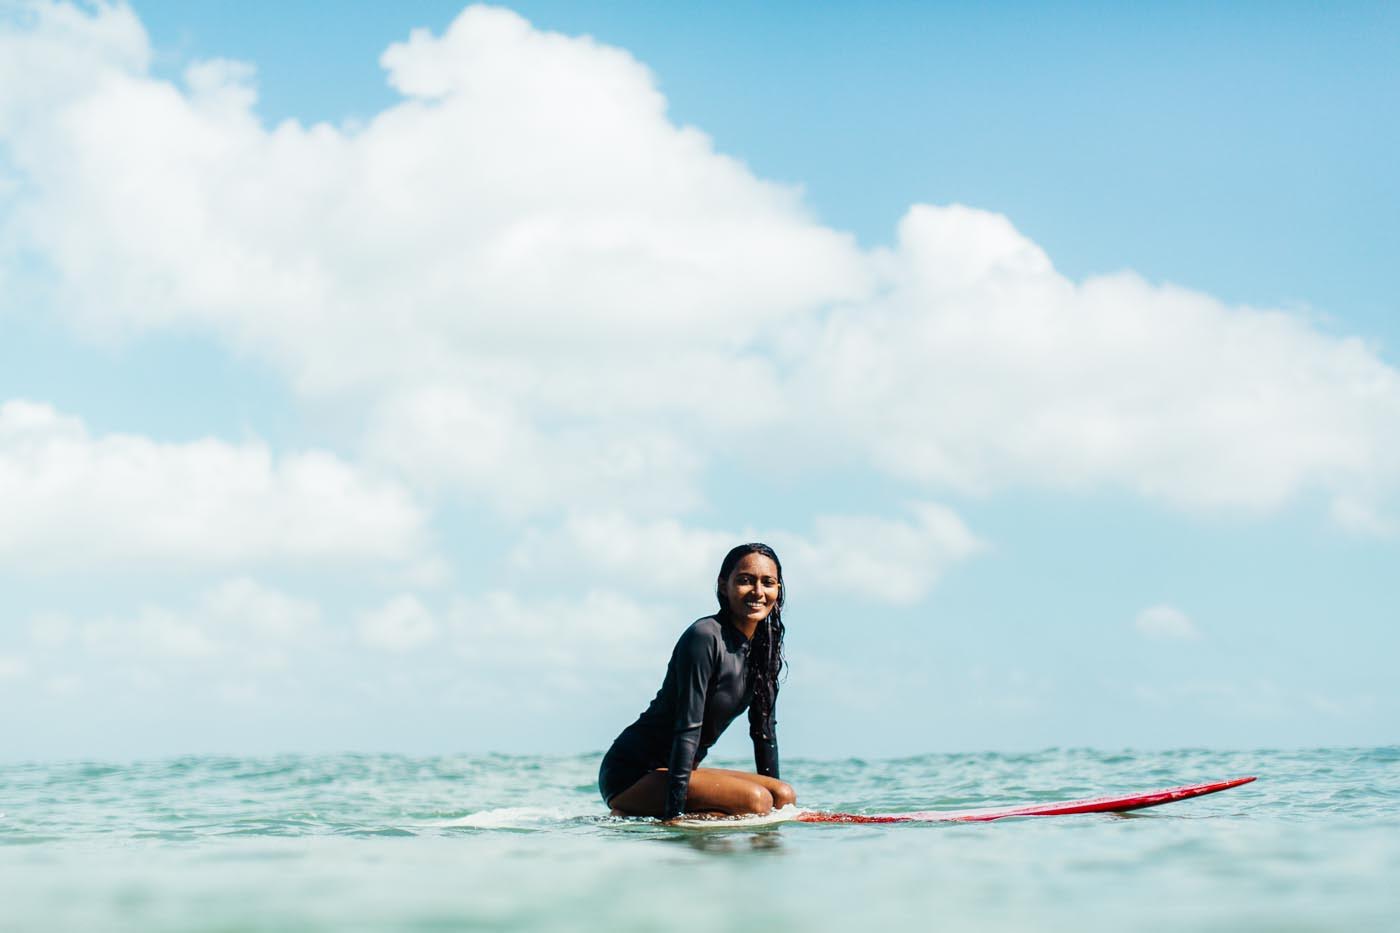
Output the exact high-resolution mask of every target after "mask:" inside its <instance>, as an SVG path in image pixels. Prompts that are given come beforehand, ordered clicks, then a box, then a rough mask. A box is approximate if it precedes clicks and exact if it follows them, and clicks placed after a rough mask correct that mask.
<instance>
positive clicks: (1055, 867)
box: [0, 746, 1400, 931]
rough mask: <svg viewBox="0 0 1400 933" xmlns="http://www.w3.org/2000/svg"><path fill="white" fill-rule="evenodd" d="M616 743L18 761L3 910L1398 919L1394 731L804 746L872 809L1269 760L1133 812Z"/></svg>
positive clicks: (1250, 922)
mask: <svg viewBox="0 0 1400 933" xmlns="http://www.w3.org/2000/svg"><path fill="white" fill-rule="evenodd" d="M598 757H599V756H597V755H587V756H571V757H509V756H496V755H487V756H460V757H453V756H446V757H433V758H415V757H406V756H400V755H334V756H279V757H266V758H231V757H189V758H176V759H169V760H161V761H144V762H135V763H102V762H63V763H30V764H17V765H16V764H10V765H0V814H3V815H0V929H4V930H142V931H146V930H393V929H405V930H454V929H498V930H537V929H538V930H555V929H557V930H587V929H606V930H656V929H673V930H706V931H714V930H755V931H759V930H761V931H780V930H804V931H808V930H852V929H909V930H914V929H919V930H923V929H938V930H1066V931H1068V930H1074V931H1096V930H1104V931H1109V930H1112V931H1119V930H1163V931H1166V930H1173V931H1175V930H1219V931H1245V930H1270V931H1274V930H1286V931H1295V930H1339V931H1356V930H1400V747H1397V746H1392V747H1385V748H1345V749H1325V750H1309V751H1268V750H1263V751H1239V752H1221V751H1203V750H1181V751H1171V752H1152V753H1144V752H1127V751H1124V752H1106V751H1094V750H1086V749H1067V750H1066V749H1051V750H1046V751H1041V752H1035V753H1030V754H1014V755H1013V754H990V753H989V754H968V755H943V754H930V755H923V756H919V757H913V758H902V759H898V760H886V761H861V760H855V759H847V760H833V761H816V760H801V759H794V760H791V761H785V762H784V774H783V776H784V778H786V779H787V780H789V781H790V782H791V783H793V784H794V786H796V788H797V789H798V792H799V795H800V798H801V799H800V803H801V804H802V805H803V806H805V807H810V808H812V809H825V810H847V811H850V810H855V811H863V812H871V813H878V812H892V811H900V810H913V809H944V808H946V809H967V808H972V807H984V806H994V805H997V804H1003V803H1021V802H1033V801H1038V800H1039V801H1050V800H1060V799H1066V798H1075V797H1085V796H1094V795H1098V794H1101V793H1112V792H1120V791H1122V792H1131V791H1137V790H1150V789H1157V788H1162V787H1169V786H1173V785H1177V784H1186V783H1196V782H1199V781H1205V780H1211V779H1216V778H1224V777H1233V776H1239V775H1245V774H1256V775H1258V776H1259V780H1258V781H1257V782H1255V783H1253V784H1249V785H1247V786H1245V787H1241V788H1237V789H1235V790H1230V791H1226V792H1224V793H1221V794H1217V795H1214V796H1210V797H1204V798H1200V799H1197V800H1190V801H1184V802H1180V803H1174V804H1169V805H1166V806H1163V807H1159V808H1156V809H1151V810H1145V811H1141V812H1139V813H1136V814H1126V815H1084V816H1065V817H1042V818H1023V819H1012V820H1004V821H1000V822H995V823H982V824H939V823H926V824H897V825H875V826H851V825H810V824H797V823H788V824H781V825H776V826H768V827H761V828H746V829H737V828H735V829H723V828H712V829H680V828H671V827H663V826H659V825H656V824H653V823H648V822H643V821H635V820H617V819H612V818H609V817H608V816H607V815H606V813H605V810H604V808H603V805H602V803H601V801H600V800H599V799H598V795H597V790H596V787H595V785H594V780H595V773H596V768H597V762H598ZM715 764H717V765H723V764H726V763H725V762H716V763H715ZM728 764H729V765H730V766H734V767H743V766H744V765H745V764H746V763H745V762H739V761H736V762H728Z"/></svg>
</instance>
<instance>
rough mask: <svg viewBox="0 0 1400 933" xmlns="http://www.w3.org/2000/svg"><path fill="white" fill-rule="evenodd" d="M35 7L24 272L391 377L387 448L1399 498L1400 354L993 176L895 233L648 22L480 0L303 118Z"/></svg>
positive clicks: (1237, 496) (966, 487) (380, 446)
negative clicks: (1036, 207) (701, 109)
mask: <svg viewBox="0 0 1400 933" xmlns="http://www.w3.org/2000/svg"><path fill="white" fill-rule="evenodd" d="M37 10H38V12H37V13H36V14H35V15H34V16H33V17H31V20H32V22H30V23H28V24H27V25H24V26H22V27H20V28H14V27H13V26H12V27H10V28H8V29H7V30H6V31H5V32H4V34H3V38H0V42H3V46H0V52H3V54H0V58H3V59H4V60H5V61H6V62H7V64H6V65H5V66H3V67H4V68H6V69H7V70H6V71H4V72H0V141H3V142H4V144H5V146H6V147H7V150H8V153H9V161H10V163H11V174H12V175H13V177H14V185H13V186H12V188H13V190H12V192H11V194H10V200H11V202H12V204H13V210H11V211H10V212H9V220H8V222H6V224H5V236H4V237H3V238H0V241H7V242H9V243H11V244H12V249H11V250H10V252H9V253H8V265H9V266H11V267H12V268H11V275H13V274H15V273H16V271H22V269H24V268H28V266H25V265H24V263H25V262H26V261H27V260H28V259H31V258H32V257H34V256H39V257H42V258H43V260H44V263H45V264H46V268H49V269H51V270H52V273H53V277H54V282H53V284H54V285H55V287H56V289H57V293H58V294H59V295H60V296H61V304H62V306H63V307H64V308H65V313H66V314H67V317H68V319H69V320H70V321H72V322H74V326H75V327H76V328H77V329H79V330H81V331H83V332H92V331H97V332H117V333H124V332H132V333H139V332H142V331H144V330H147V329H153V328H162V327H179V328H188V327H191V326H194V327H203V328H207V329H209V330H212V331H213V332H215V333H217V334H220V335H222V336H223V337H224V338H225V339H226V340H228V341H229V342H230V343H231V344H232V345H233V346H235V347H236V348H237V349H239V350H240V351H244V352H253V353H257V354H260V355H262V356H264V357H266V358H268V359H270V360H272V361H273V362H274V363H276V364H277V365H278V366H280V367H281V368H282V369H283V371H284V372H285V373H286V374H287V375H288V377H289V378H290V379H291V380H292V381H293V382H294V384H295V385H296V386H298V387H299V389H300V390H301V391H303V392H304V393H308V394H311V395H317V396H333V397H335V398H338V399H349V400H353V401H354V402H355V403H356V404H367V406H368V410H369V411H370V413H371V416H370V423H369V430H368V431H367V434H366V438H365V446H364V450H365V452H366V454H367V455H368V456H369V457H370V458H371V459H372V460H373V461H374V462H376V463H380V464H385V465H387V466H390V467H392V468H393V469H396V470H400V471H402V472H403V474H404V475H405V476H406V477H409V478H411V480H412V481H414V482H417V483H421V484H423V485H424V486H425V488H435V489H437V488H441V489H456V490H464V491H465V492H466V493H467V494H468V495H470V496H473V497H477V498H478V499H479V501H482V502H485V503H489V504H491V505H494V506H498V507H500V508H502V509H503V510H505V511H506V512H508V513H511V514H514V515H531V516H534V515H538V514H540V513H555V514H557V513H559V512H561V511H563V510H565V509H566V508H567V506H568V504H570V503H577V502H578V501H580V500H585V501H589V502H590V503H594V505H595V507H596V508H598V509H599V510H600V511H606V510H613V509H617V510H625V511H628V512H630V513H636V512H641V513H644V514H647V515H649V516H659V517H663V518H669V517H675V516H676V515H678V514H681V513H683V512H684V511H685V510H686V509H688V508H690V507H692V506H694V505H696V504H697V502H698V499H699V498H700V492H699V490H701V489H703V488H704V482H703V480H704V477H705V476H706V471H707V469H709V468H711V467H712V466H713V465H714V464H716V463H717V462H719V461H720V460H721V459H725V460H732V461H734V462H738V463H740V464H743V465H747V466H752V467H755V468H764V467H773V466H775V465H777V466H779V467H781V468H782V469H787V470H793V471H803V470H811V469H821V468H823V467H828V466H832V465H836V466H839V467H849V466H852V465H854V466H856V467H874V468H875V469H877V470H879V471H881V472H883V473H886V474H889V475H893V476H897V477H900V478H901V479H903V480H905V481H908V482H910V483H912V484H914V485H915V486H917V487H919V488H920V489H922V490H925V491H926V494H929V495H937V494H940V493H942V492H946V491H947V490H950V489H951V490H957V491H961V492H970V493H983V492H989V491H995V490H998V489H1002V488H1006V487H1018V486H1029V487H1038V488H1051V489H1057V490H1063V489H1072V490H1090V489H1095V488H1102V487H1110V488H1120V489H1127V490H1131V491H1132V492H1134V493H1137V494H1139V495H1142V496H1144V497H1147V498H1149V499H1153V500H1157V501H1161V502H1164V503H1167V504H1169V505H1173V506H1177V507H1183V508H1188V509H1195V510H1220V509H1225V510H1244V511H1247V512H1256V513H1257V512H1265V511H1268V510H1273V509H1277V508H1280V507H1282V506H1284V505H1285V504H1287V503H1289V502H1292V501H1296V500H1298V499H1299V498H1300V497H1302V496H1304V495H1306V494H1314V493H1318V494H1321V495H1323V496H1325V497H1327V498H1328V499H1330V500H1332V501H1333V502H1334V507H1333V514H1334V516H1335V517H1336V519H1337V520H1338V522H1339V523H1341V524H1343V525H1344V526H1346V527H1349V528H1370V529H1374V528H1384V527H1388V521H1389V520H1388V519H1387V518H1386V517H1385V514H1384V512H1385V510H1386V506H1387V505H1388V504H1389V503H1390V502H1391V501H1392V500H1393V497H1394V494H1395V492H1396V488H1397V486H1398V485H1400V430H1397V428H1400V374H1398V373H1397V372H1396V370H1395V369H1393V368H1392V367H1390V366H1387V365H1386V364H1385V363H1384V362H1382V361H1381V359H1380V358H1379V357H1378V355H1377V354H1376V353H1375V351H1374V350H1373V349H1371V348H1369V347H1367V346H1366V345H1364V344H1363V343H1361V342H1360V341H1358V340H1355V339H1337V338H1334V337H1331V336H1328V335H1326V334H1324V333H1322V332H1320V331H1319V330H1317V329H1316V328H1314V327H1312V326H1311V325H1310V324H1309V323H1308V322H1307V321H1306V320H1304V319H1302V318H1300V317H1298V316H1295V315H1288V314H1284V313H1280V312H1277V311H1268V310H1259V309H1252V308H1247V307H1230V306H1227V305H1225V304H1223V303H1221V302H1219V301H1217V300H1215V299H1213V298H1211V297H1209V296H1207V295H1202V294H1198V293H1193V292H1190V291H1186V290H1183V289H1179V288H1174V287H1170V286H1156V285H1151V284H1149V283H1146V282H1144V281H1142V280H1141V279H1140V278H1138V277H1136V276H1134V275H1132V274H1130V273H1122V274H1117V275H1109V276H1100V277H1095V278H1091V279H1088V280H1085V281H1083V282H1072V281H1070V280H1068V279H1065V278H1064V277H1062V276H1060V275H1059V274H1058V273H1057V272H1056V271H1055V270H1054V268H1053V265H1052V263H1051V261H1050V258H1049V257H1048V256H1046V254H1045V253H1044V251H1043V250H1041V249H1040V248H1039V247H1038V246H1037V245H1036V244H1034V243H1032V242H1031V241H1029V240H1028V239H1026V238H1025V237H1024V236H1022V235H1021V234H1020V233H1019V232H1017V231H1016V230H1015V228H1014V227H1013V226H1012V224H1011V223H1010V222H1009V221H1008V220H1007V219H1006V218H1004V217H1001V216H998V215H995V214H990V213H987V212H984V211H978V210H975V209H972V208H967V207H959V206H951V207H931V206H925V205H916V206H914V207H913V208H911V209H910V211H909V212H908V213H907V215H906V216H905V217H904V218H903V220H902V222H901V223H900V227H899V238H898V243H897V246H896V247H895V248H894V249H892V250H876V251H872V252H862V251H861V250H859V249H858V248H857V247H856V245H855V244H854V241H853V240H852V239H851V238H850V237H848V236H846V235H844V234H841V233H839V232H837V231H834V230H831V229H828V228H826V227H823V226H822V225H820V224H818V223H816V222H815V221H814V220H813V219H812V218H811V217H810V216H809V215H808V213H807V212H806V211H805V209H804V208H803V206H802V203H801V199H800V193H799V192H797V191H795V190H793V189H790V188H786V187H782V186H778V185H774V184H771V183H768V182H765V181H763V180H761V179H758V178H756V177H754V176H753V175H752V174H751V173H750V172H749V171H748V170H747V169H746V168H745V167H744V166H743V165H741V164H740V163H738V162H736V161H734V160H733V159H730V158H728V157H725V156H724V155H722V154H720V153H717V152H716V151H715V150H714V148H713V146H712V144H711V143H710V141H709V140H708V139H707V138H706V137H705V136H704V135H703V134H702V133H700V132H698V131H697V130H695V129H693V128H687V127H678V126H676V125H674V124H672V123H671V122H670V121H669V120H668V119H667V116H666V102H665V99H664V98H663V97H662V95H661V94H660V93H659V92H658V91H657V89H656V84H655V81H654V80H653V78H652V76H651V75H650V73H649V72H648V71H647V70H646V69H645V68H644V67H643V66H642V65H640V64H639V63H637V62H636V61H635V60H634V59H632V58H631V57H630V56H629V55H628V54H627V53H625V52H623V51H621V50H618V49H615V48H609V47H606V46H603V45H601V44H599V43H597V42H595V41H593V40H591V39H587V38H569V37H565V36H561V35H558V34H554V33H547V32H543V31H539V30H536V29H533V28H532V27H530V26H529V24H528V23H526V22H525V21H524V20H522V19H521V18H520V17H518V16H516V15H515V14H513V13H510V12H507V11H505V10H500V9H493V8H487V7H471V8H469V9H468V10H466V11H465V12H464V13H463V14H462V15H461V16H460V17H458V18H457V19H456V20H455V21H454V22H453V23H452V25H451V26H450V27H449V28H448V29H447V30H446V31H445V32H444V33H443V34H442V35H441V36H434V35H432V34H430V33H428V32H425V31H416V32H414V33H413V34H412V36H411V37H410V38H409V39H408V40H407V41H405V42H402V43H399V44H396V45H394V46H392V47H391V48H390V49H389V50H388V51H387V52H385V54H384V56H383V59H382V63H383V65H384V67H385V69H386V71H387V76H388V80H389V82H390V83H391V85H393V86H394V87H395V88H397V89H398V90H399V91H400V92H401V93H403V94H404V95H405V99H404V100H403V101H401V102H400V103H398V104H397V105H395V106H393V107H391V108H389V109H387V110H385V111H384V112H383V113H381V114H379V115H378V116H376V117H375V118H374V119H372V120H370V121H368V122H367V123H366V124H364V125H363V126H361V127H355V128H347V127H341V128H338V127H332V126H328V125H324V124H322V125H316V126H311V127H307V126H302V125H300V124H298V123H296V122H294V121H289V122H285V123H283V124H280V125H278V126H276V127H273V128H268V127H264V126H263V125H261V124H260V123H259V122H258V120H257V118H256V115H255V113H254V111H253V109H252V108H253V106H254V93H253V89H252V74H251V71H250V69H248V68H247V67H246V66H242V65H238V64H237V63H230V62H223V61H216V62H206V63H200V64H197V65H196V66H194V67H192V68H191V69H190V71H189V72H188V74H187V76H186V80H185V85H186V86H185V88H184V89H181V88H178V87H176V86H173V85H171V84H169V83H167V82H164V81H161V80H157V79H155V78H153V77H152V76H151V75H150V74H149V72H148V62H149V58H150V50H149V48H148V43H147V40H146V38H145V36H144V35H143V34H142V32H141V29H140V26H139V24H138V23H137V22H136V20H135V18H134V16H133V15H132V14H131V13H130V11H128V10H125V9H122V8H116V9H112V8H99V9H98V10H97V11H96V12H94V13H93V14H91V15H86V14H79V13H76V12H74V11H73V10H72V9H71V8H68V7H62V6H47V5H44V6H41V7H38V8H37ZM5 75H10V76H11V78H12V80H3V78H4V76H5ZM30 265H32V263H30ZM923 494H925V493H922V492H921V493H920V495H923ZM921 533H922V534H924V535H925V536H926V537H927V536H929V535H931V534H933V532H931V531H929V530H928V529H927V528H925V529H924V531H923V532H921ZM901 585H903V586H904V587H905V591H906V592H910V593H912V592H914V591H915V590H916V589H917V587H912V588H911V586H910V585H908V584H907V583H906V584H901Z"/></svg>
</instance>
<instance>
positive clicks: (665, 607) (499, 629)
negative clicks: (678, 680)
mask: <svg viewBox="0 0 1400 933" xmlns="http://www.w3.org/2000/svg"><path fill="white" fill-rule="evenodd" d="M701 614H703V613H701ZM693 618H694V616H687V615H685V613H683V612H680V611H677V610H676V609H675V607H674V606H672V605H671V604H669V603H666V602H661V601H656V600H646V601H640V600H636V599H632V598H630V597H628V596H624V595H621V594H619V593H617V592H614V591H610V590H606V589H601V588H600V589H594V590H591V591H589V592H587V593H585V594H584V595H582V596H581V597H579V598H560V597H550V596H539V597H533V598H531V597H526V598H522V597H520V596H517V595H516V594H515V593H512V592H508V591H504V590H497V591H492V592H488V593H485V594H482V595H481V596H478V597H475V598H470V599H459V600H458V601H456V602H455V603H454V604H453V606H452V607H451V609H450V610H449V613H448V620H449V621H448V626H449V630H450V632H451V636H452V640H453V646H454V649H455V650H456V652H457V653H458V654H459V655H460V656H461V657H462V658H463V659H465V660H466V661H468V662H470V663H471V664H472V665H473V667H474V668H479V669H483V670H491V671H493V672H494V673H495V674H496V675H497V676H496V677H495V678H494V680H495V681H496V682H498V683H499V682H505V683H510V684H515V683H517V682H518V680H519V676H520V675H521V674H529V675H532V676H533V675H538V676H540V677H542V678H543V679H544V680H546V681H547V682H548V683H549V684H550V685H551V686H553V687H556V688H559V689H566V690H575V689H587V688H588V687H589V685H590V684H593V685H596V684H597V681H598V674H599V672H606V673H607V674H610V675H611V674H626V673H628V672H637V671H642V670H645V671H648V672H652V673H655V671H654V669H655V668H656V667H657V664H658V663H659V662H658V660H657V659H658V658H663V659H664V658H665V657H667V655H668V654H669V652H670V648H671V646H672V644H674V642H675V640H676V639H677V638H678V637H680V634H681V632H682V630H684V628H685V626H686V625H688V624H689V623H690V622H691V621H692V619H693ZM661 663H662V664H663V666H664V662H661Z"/></svg>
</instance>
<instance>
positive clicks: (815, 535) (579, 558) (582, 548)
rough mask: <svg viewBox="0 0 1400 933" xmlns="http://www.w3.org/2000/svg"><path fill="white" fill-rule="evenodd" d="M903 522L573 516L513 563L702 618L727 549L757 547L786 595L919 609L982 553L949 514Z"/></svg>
mask: <svg viewBox="0 0 1400 933" xmlns="http://www.w3.org/2000/svg"><path fill="white" fill-rule="evenodd" d="M909 512H910V518H909V519H907V520H906V519H888V518H879V517H875V516H861V515H819V516H817V517H815V518H814V519H813V520H812V531H811V532H810V533H808V534H803V533H798V532H792V531H786V530H781V529H764V530H759V529H754V528H746V529H742V530H738V531H715V530H711V529H703V528H694V527H690V526H687V525H685V524H682V523H681V522H679V521H675V520H669V519H661V520H654V521H639V520H635V519H632V518H630V517H628V516H627V515H626V514H624V513H621V512H611V513H583V512H576V513H573V514H571V515H570V516H569V517H568V518H567V519H566V520H565V522H564V523H563V524H562V525H561V526H560V527H558V528H556V529H549V530H541V529H534V530H532V531H530V532H528V533H527V534H526V535H524V536H523V538H522V540H521V542H520V544H519V545H517V547H516V548H515V550H514V551H513V552H512V555H511V561H512V564H513V565H514V566H515V567H517V568H518V569H521V570H524V571H528V572H530V573H537V574H548V575H549V576H550V577H551V578H567V577H569V576H574V577H577V576H579V575H585V576H586V577H587V578H588V579H604V580H607V581H609V582H610V583H611V584H612V585H616V586H625V587H627V588H628V592H632V591H640V592H644V593H664V594H667V595H669V596H672V597H674V598H676V599H678V600H679V599H683V598H686V597H690V598H696V597H699V598H701V599H703V600H704V601H705V605H706V609H707V611H708V610H709V608H710V599H711V596H710V594H712V593H713V592H714V582H713V581H714V578H715V574H716V572H717V571H718V569H719V564H720V561H721V559H722V558H723V557H724V555H725V553H726V552H727V551H728V550H729V549H730V548H731V547H733V546H734V545H736V544H739V543H741V542H744V541H754V540H764V541H766V542H767V543H769V544H771V545H772V546H773V548H774V549H775V550H776V551H777V553H778V557H779V559H780V560H782V562H783V576H784V579H785V581H786V583H787V586H788V590H789V592H790V593H801V594H803V595H804V596H805V595H806V594H808V593H841V594H846V595H858V596H861V597H866V598H870V599H874V600H876V601H878V602H881V603H885V604H889V605H904V604H909V603H912V602H915V601H917V600H918V599H919V598H921V597H922V596H923V595H924V594H925V593H927V592H928V590H929V589H930V588H931V587H932V586H933V585H934V584H935V583H936V582H937V581H938V579H939V578H940V577H941V576H942V574H943V573H944V572H945V571H946V570H947V568H948V567H950V566H951V565H952V564H954V563H956V562H958V561H960V560H964V559H966V558H968V557H970V556H972V555H973V554H975V553H977V552H978V551H979V550H981V549H983V548H984V547H985V545H984V544H983V542H982V541H980V540H979V539H978V538H977V536H976V535H974V534H973V533H972V532H971V530H969V529H968V527H967V525H966V524H964V523H963V521H962V519H961V518H959V517H958V515H957V514H956V513H954V512H953V511H952V510H951V509H949V508H947V507H946V506H942V505H938V504H935V503H928V502H919V503H913V504H911V505H910V506H909Z"/></svg>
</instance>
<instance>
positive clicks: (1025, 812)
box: [793, 776, 1254, 823]
mask: <svg viewBox="0 0 1400 933" xmlns="http://www.w3.org/2000/svg"><path fill="white" fill-rule="evenodd" d="M1253 780H1254V777H1252V776H1251V777H1238V778H1230V779H1229V780H1226V781H1212V782H1210V783H1206V784H1187V785H1184V786H1182V787H1169V788H1166V789H1165V790H1154V791H1148V792H1146V793H1137V794H1124V795H1122V796H1117V797H1090V798H1087V799H1085V800H1062V801H1057V802H1055V803H1031V804H1022V805H1020V806H1011V807H989V808H983V809H978V810H919V811H915V812H913V813H822V812H819V811H815V810H804V811H803V812H801V813H799V814H797V815H796V816H795V817H793V819H795V820H796V821H797V822H799V823H989V822H991V821H992V820H1004V819H1006V818H1007V817H1013V816H1065V815H1068V814H1072V813H1124V812H1127V811H1129V810H1142V809H1144V808H1146V807H1159V806H1161V805H1162V804H1164V803H1175V802H1176V801H1178V800H1190V799H1191V798H1192V797H1203V796H1205V795H1206V794H1216V793H1219V792H1220V791H1222V790H1229V789H1230V788H1232V787H1239V786H1240V785H1241V784H1248V783H1249V782H1250V781H1253Z"/></svg>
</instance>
